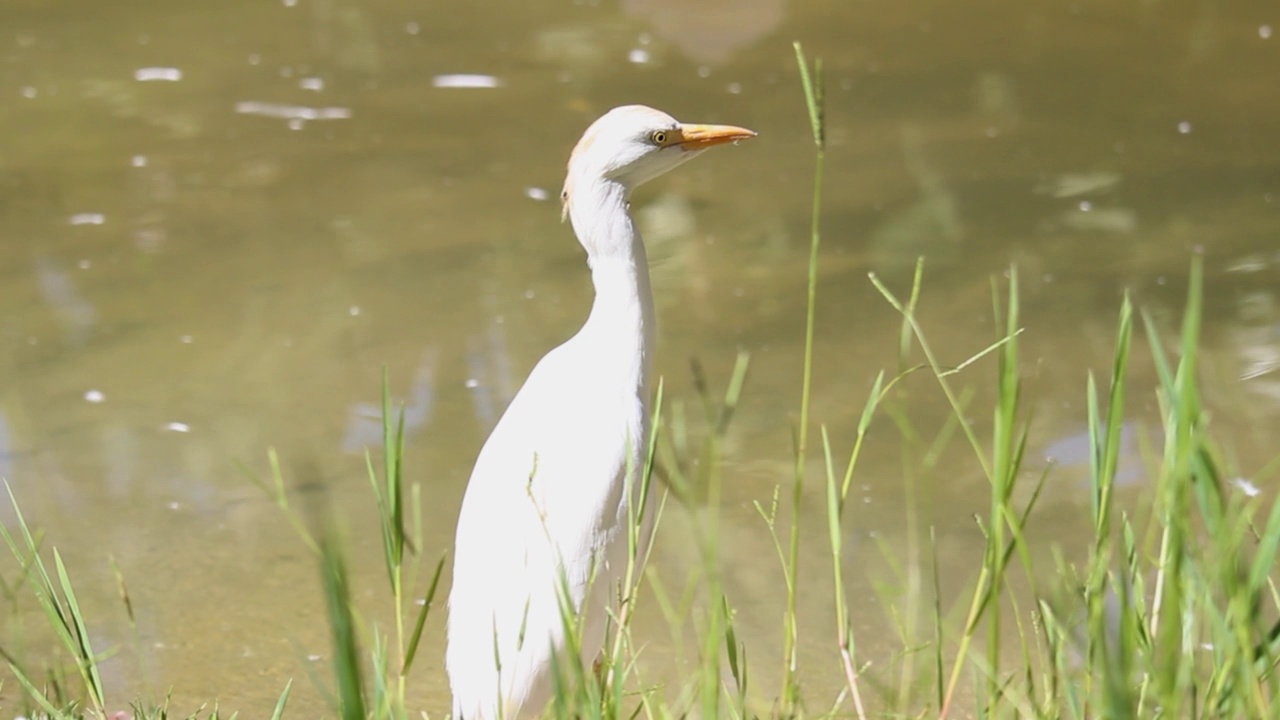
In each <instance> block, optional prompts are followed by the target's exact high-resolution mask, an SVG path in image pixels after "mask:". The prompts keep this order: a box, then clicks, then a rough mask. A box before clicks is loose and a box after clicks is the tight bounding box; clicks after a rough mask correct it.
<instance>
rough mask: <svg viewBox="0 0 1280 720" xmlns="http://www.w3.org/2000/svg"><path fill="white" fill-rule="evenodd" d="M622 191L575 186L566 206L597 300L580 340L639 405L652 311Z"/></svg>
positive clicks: (646, 376) (648, 366)
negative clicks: (630, 389)
mask: <svg viewBox="0 0 1280 720" xmlns="http://www.w3.org/2000/svg"><path fill="white" fill-rule="evenodd" d="M627 195H628V192H627V189H626V188H625V187H624V186H623V185H621V184H620V183H617V182H613V181H609V180H601V181H598V182H594V183H590V184H588V185H586V186H579V187H578V188H577V192H575V193H574V196H573V197H572V198H571V199H570V201H569V217H570V219H571V220H572V222H573V229H574V232H576V233H577V235H578V239H579V242H581V243H582V245H583V247H584V248H586V250H587V262H588V263H589V264H590V266H591V280H592V283H593V284H594V285H595V290H596V297H595V301H594V302H593V303H592V305H591V314H590V315H589V316H588V317H587V321H586V323H585V324H584V325H583V326H582V330H580V331H579V332H578V336H579V338H581V339H582V341H585V342H588V343H590V344H591V345H592V347H593V349H594V351H595V353H596V357H598V358H599V364H598V365H597V367H596V370H598V371H599V372H601V373H609V374H610V375H613V376H614V377H617V376H616V375H615V374H617V373H620V374H621V375H622V377H621V378H617V379H619V380H622V381H625V382H626V383H627V385H628V386H629V385H630V383H631V382H633V381H634V382H635V390H636V392H637V394H638V396H639V397H640V399H641V402H643V403H645V404H646V405H647V403H648V400H649V392H650V390H651V387H650V382H651V381H650V378H651V375H652V366H653V357H652V355H653V348H654V330H655V327H654V326H655V321H654V309H653V289H652V288H651V287H650V285H649V261H648V258H647V257H646V255H645V251H644V242H643V241H642V240H641V239H640V233H639V232H638V231H637V230H636V228H635V223H634V222H632V220H631V216H630V215H629V214H628V213H627Z"/></svg>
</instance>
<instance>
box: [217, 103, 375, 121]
mask: <svg viewBox="0 0 1280 720" xmlns="http://www.w3.org/2000/svg"><path fill="white" fill-rule="evenodd" d="M236 112H237V113H239V114H240V115H260V116H262V117H269V118H277V119H280V120H349V119H351V108H345V107H308V106H306V105H285V104H284V103H271V102H260V101H258V100H246V101H244V102H238V103H236Z"/></svg>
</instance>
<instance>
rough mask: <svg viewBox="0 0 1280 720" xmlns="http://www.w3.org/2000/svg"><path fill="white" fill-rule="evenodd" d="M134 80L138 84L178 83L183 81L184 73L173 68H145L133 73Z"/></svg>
mask: <svg viewBox="0 0 1280 720" xmlns="http://www.w3.org/2000/svg"><path fill="white" fill-rule="evenodd" d="M133 79H134V80H137V81H138V82H156V81H162V82H178V81H179V80H181V79H182V71H181V70H179V69H178V68H172V67H144V68H138V69H137V70H134V71H133Z"/></svg>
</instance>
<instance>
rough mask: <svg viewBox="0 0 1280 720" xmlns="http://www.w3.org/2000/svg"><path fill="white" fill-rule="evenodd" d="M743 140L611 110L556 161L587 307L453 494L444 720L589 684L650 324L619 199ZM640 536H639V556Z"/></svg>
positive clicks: (644, 283) (633, 503) (635, 246)
mask: <svg viewBox="0 0 1280 720" xmlns="http://www.w3.org/2000/svg"><path fill="white" fill-rule="evenodd" d="M755 135H756V133H754V132H753V131H751V130H748V129H746V128H742V127H737V126H733V125H707V124H692V123H682V122H679V121H677V120H676V119H675V118H673V117H672V116H670V115H668V114H667V113H665V112H662V111H660V110H655V109H653V108H650V107H646V106H643V105H626V106H622V107H616V108H614V109H612V110H610V111H608V112H607V113H605V114H604V115H602V116H601V117H600V118H599V119H597V120H596V121H595V122H594V123H592V124H591V125H590V126H589V127H588V128H587V130H586V132H585V133H584V134H583V135H582V138H581V139H580V140H579V141H578V143H577V145H576V146H575V147H574V149H573V152H572V153H571V154H570V157H569V163H568V171H567V174H566V177H565V182H564V190H563V192H561V194H560V200H561V204H562V212H561V220H562V221H563V220H564V219H565V218H567V219H568V220H569V222H570V224H571V225H572V227H573V231H574V234H575V235H576V236H577V239H578V242H579V243H580V244H581V245H582V248H583V249H584V250H585V251H586V255H587V264H588V266H589V267H590V270H591V280H592V284H593V285H594V287H595V297H594V300H593V301H592V305H591V310H590V313H589V314H588V316H587V319H586V321H585V322H584V323H583V325H582V327H581V329H579V330H578V332H577V333H576V334H574V335H573V336H572V337H571V338H569V339H568V340H566V341H565V342H564V343H563V344H561V345H559V346H558V347H555V348H554V349H552V350H551V351H550V352H548V353H547V354H546V355H545V356H543V358H542V359H541V360H540V361H539V362H538V363H537V364H536V365H535V366H534V368H533V370H532V371H531V372H530V373H529V376H528V378H527V379H526V380H525V383H524V385H523V386H522V387H521V388H520V390H519V391H518V392H517V393H516V395H515V397H514V398H512V400H511V403H510V404H509V405H508V406H507V409H506V411H505V412H504V413H503V415H502V417H501V419H499V421H498V423H497V425H496V426H495V427H494V428H493V430H492V432H491V433H490V435H489V438H488V440H486V441H485V443H484V445H483V446H482V448H481V450H480V453H479V455H478V457H477V459H476V462H475V466H474V468H473V469H472V472H471V477H470V480H469V481H468V483H467V489H466V492H465V494H464V496H463V500H462V507H461V510H460V511H459V515H458V524H457V530H456V535H455V539H454V555H453V563H454V564H453V582H452V587H451V589H450V593H449V601H448V621H447V626H448V627H447V638H446V650H445V669H446V671H447V674H448V677H449V686H450V690H451V693H452V696H453V717H454V719H455V720H514V719H520V718H528V717H536V716H538V715H539V714H541V712H542V711H543V710H545V709H546V707H547V704H548V703H549V702H550V700H551V698H552V696H553V694H554V691H555V687H556V684H557V673H558V672H559V673H566V672H567V670H566V669H567V668H571V667H573V665H571V663H581V665H578V666H577V667H579V668H580V669H585V670H586V671H587V672H590V670H591V668H592V667H593V665H594V664H595V663H596V662H597V661H598V660H599V658H600V656H601V653H602V651H603V648H604V642H605V634H606V626H607V624H608V622H609V618H610V610H609V609H610V607H611V604H613V603H616V602H619V600H620V598H621V597H623V594H624V593H625V592H626V589H625V588H620V584H621V583H622V581H623V576H624V574H625V572H626V568H627V560H628V531H629V527H628V523H629V522H632V520H630V519H629V518H630V517H631V515H630V514H631V513H634V512H635V510H636V508H637V507H638V504H639V503H640V502H642V501H644V500H647V498H642V497H640V492H641V491H640V490H639V489H638V488H639V486H640V485H641V483H640V482H639V481H638V476H639V474H640V472H641V469H642V468H643V465H644V462H643V461H644V455H645V449H646V447H647V445H648V442H649V433H650V416H649V413H650V405H651V402H652V398H651V394H652V391H653V384H654V376H653V356H654V345H655V334H654V329H655V326H654V323H655V317H654V304H653V291H652V289H651V287H650V283H649V269H648V261H647V259H646V256H645V247H644V242H643V241H642V239H641V237H640V233H639V232H638V231H637V229H636V226H635V222H634V221H633V220H632V218H631V216H630V214H629V212H628V210H629V206H630V200H629V198H630V195H631V191H632V190H634V189H635V188H636V187H637V186H639V185H640V184H642V183H644V182H647V181H649V180H652V179H653V178H656V177H658V176H659V175H662V174H663V173H665V172H667V171H668V170H672V169H674V168H675V167H677V166H679V165H682V164H683V163H685V162H687V161H688V160H691V159H692V158H694V157H696V156H698V155H700V154H701V153H702V152H703V151H705V150H707V149H708V148H711V147H715V146H717V145H724V144H729V143H736V142H738V141H740V140H745V139H747V138H751V137H754V136H755ZM649 492H650V493H652V492H653V491H652V490H650V491H649ZM647 516H648V518H649V519H650V522H651V519H652V517H653V513H652V512H649V513H648V514H647ZM649 530H651V527H646V528H643V529H642V530H641V532H640V537H641V538H642V543H643V544H644V545H645V547H641V548H639V555H640V557H641V558H643V557H644V554H645V553H646V552H647V539H648V537H649V535H650V532H649ZM614 607H615V608H616V607H617V606H616V605H615V606H614ZM565 611H567V613H568V617H570V618H571V619H572V620H573V621H574V622H575V623H577V624H576V627H577V628H579V632H578V633H576V634H575V635H576V638H575V636H570V635H568V634H567V632H566V627H565V622H564V619H565V617H566V614H565ZM572 639H576V640H577V641H578V642H571V640H572ZM574 676H575V675H573V674H571V673H570V674H566V675H561V677H562V678H563V677H568V678H572V677H574Z"/></svg>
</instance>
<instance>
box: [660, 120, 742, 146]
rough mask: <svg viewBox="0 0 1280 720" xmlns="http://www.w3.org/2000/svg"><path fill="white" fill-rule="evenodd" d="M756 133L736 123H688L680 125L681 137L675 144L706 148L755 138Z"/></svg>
mask: <svg viewBox="0 0 1280 720" xmlns="http://www.w3.org/2000/svg"><path fill="white" fill-rule="evenodd" d="M755 136H756V134H755V133H754V132H752V131H751V130H748V129H746V128H741V127H736V126H734V125H688V124H682V125H681V126H680V137H678V138H676V142H675V144H677V145H679V146H680V147H681V149H683V150H686V151H688V150H706V149H707V148H709V147H712V146H715V145H723V144H725V143H731V142H738V141H739V140H746V139H747V138H753V137H755Z"/></svg>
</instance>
